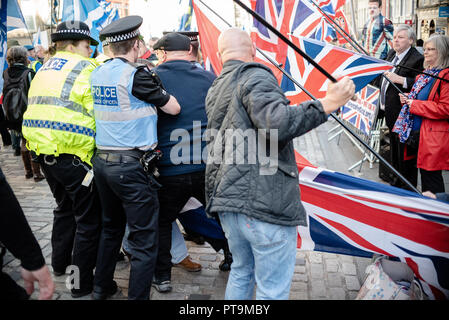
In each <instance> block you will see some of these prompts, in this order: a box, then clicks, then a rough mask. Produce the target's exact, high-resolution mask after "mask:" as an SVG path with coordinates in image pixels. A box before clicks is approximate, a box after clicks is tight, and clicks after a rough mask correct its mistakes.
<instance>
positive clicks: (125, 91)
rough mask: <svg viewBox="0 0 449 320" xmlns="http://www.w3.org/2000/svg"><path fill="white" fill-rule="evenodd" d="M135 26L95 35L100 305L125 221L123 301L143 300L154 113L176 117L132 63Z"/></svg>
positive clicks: (152, 195)
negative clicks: (99, 52) (100, 45)
mask: <svg viewBox="0 0 449 320" xmlns="http://www.w3.org/2000/svg"><path fill="white" fill-rule="evenodd" d="M141 24H142V18H141V17H139V16H128V17H124V18H121V19H119V20H116V21H114V22H112V23H111V24H109V25H108V26H107V27H106V28H104V29H103V30H102V31H101V32H100V39H101V40H102V41H106V42H108V43H109V46H110V49H111V51H112V53H113V55H114V59H111V60H108V61H106V62H105V63H104V64H103V65H101V66H100V67H98V68H97V69H96V70H95V71H94V72H93V73H92V77H91V84H92V92H93V98H94V111H95V121H96V129H97V134H96V138H95V140H96V144H97V149H98V151H97V154H96V155H95V157H94V160H93V167H94V173H95V181H96V183H97V185H98V189H99V191H100V198H101V203H102V205H103V206H104V211H103V220H104V223H103V230H102V232H101V240H100V247H99V252H98V260H97V267H96V271H95V281H94V284H95V285H94V294H93V298H94V299H106V298H107V297H108V296H110V295H112V294H114V293H115V292H116V290H117V284H116V283H115V281H113V277H114V270H115V265H116V261H117V256H118V254H119V251H120V245H121V242H122V238H123V235H124V231H125V225H126V223H127V224H128V227H129V231H130V232H129V236H128V239H127V240H128V245H129V250H130V252H129V253H130V254H131V270H130V277H129V290H128V299H132V300H135V299H139V300H142V299H144V300H148V299H149V296H150V288H151V281H152V278H153V272H154V268H155V265H156V258H157V250H158V215H159V201H158V197H157V189H158V188H159V187H160V185H159V183H158V182H157V181H156V179H155V177H154V169H155V167H154V165H155V160H157V159H158V153H157V151H155V147H156V145H157V143H158V139H157V118H158V111H157V110H156V108H159V110H160V111H162V112H166V113H169V114H172V115H175V114H177V113H179V112H180V106H179V104H178V102H177V101H176V99H175V98H174V97H172V96H170V94H168V93H167V92H166V91H165V90H164V89H163V87H162V85H161V83H160V80H159V78H158V77H157V76H156V74H154V73H153V72H151V71H150V70H149V69H148V67H147V66H139V67H137V68H136V67H135V65H134V63H135V62H136V60H137V58H138V56H139V45H140V40H139V30H138V29H139V27H140V25H141Z"/></svg>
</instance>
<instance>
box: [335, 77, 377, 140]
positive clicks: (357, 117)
mask: <svg viewBox="0 0 449 320" xmlns="http://www.w3.org/2000/svg"><path fill="white" fill-rule="evenodd" d="M379 91H380V90H379V89H377V88H376V87H373V86H370V85H368V86H366V87H365V88H363V89H362V91H360V93H358V94H357V101H356V102H354V101H352V100H350V101H349V102H348V103H347V104H346V105H345V106H343V107H342V108H341V118H342V119H343V120H346V121H347V122H349V123H350V124H352V125H353V126H354V127H355V128H357V129H358V130H360V131H361V133H362V134H364V135H366V136H369V134H370V131H371V127H372V125H373V122H374V120H375V117H376V109H377V102H378V101H379Z"/></svg>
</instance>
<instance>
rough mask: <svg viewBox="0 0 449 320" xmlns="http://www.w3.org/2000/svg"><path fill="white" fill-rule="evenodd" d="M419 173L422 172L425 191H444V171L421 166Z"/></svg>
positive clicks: (422, 185) (422, 184)
mask: <svg viewBox="0 0 449 320" xmlns="http://www.w3.org/2000/svg"><path fill="white" fill-rule="evenodd" d="M419 173H420V174H421V190H422V191H423V192H424V191H431V192H433V193H440V192H444V179H443V172H442V171H441V170H436V171H427V170H424V169H421V168H420V169H419Z"/></svg>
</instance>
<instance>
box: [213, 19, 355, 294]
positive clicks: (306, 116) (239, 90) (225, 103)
mask: <svg viewBox="0 0 449 320" xmlns="http://www.w3.org/2000/svg"><path fill="white" fill-rule="evenodd" d="M218 49H219V53H218V54H219V56H220V59H221V61H222V63H223V70H222V72H221V74H220V76H219V77H218V78H217V79H216V80H215V81H214V83H213V85H212V87H211V88H210V90H209V92H208V95H207V98H206V112H207V116H208V131H207V132H208V134H209V135H208V136H207V140H208V142H207V143H208V159H207V166H206V200H207V207H206V211H207V213H208V214H209V215H215V214H218V215H219V217H220V220H221V223H222V226H223V229H224V231H225V233H226V237H227V239H228V242H229V247H230V250H231V252H232V255H233V259H234V262H233V263H232V268H231V273H230V275H229V279H228V284H227V287H226V295H225V298H226V299H252V296H253V290H254V285H255V284H256V283H257V291H256V298H257V299H288V297H289V291H290V285H291V279H292V276H293V271H294V265H295V259H296V239H297V235H296V227H297V226H298V225H306V224H307V223H306V216H305V211H304V207H303V206H302V204H301V201H300V191H299V182H298V169H297V167H296V162H295V155H294V149H293V142H292V139H293V138H295V137H298V136H300V135H302V134H304V133H306V132H307V131H309V130H311V129H313V128H315V127H317V126H319V125H320V124H321V123H323V122H325V121H326V120H327V116H328V115H329V114H330V113H331V112H333V111H335V110H337V109H338V108H339V107H340V106H342V105H344V104H345V103H346V102H347V101H348V100H349V99H350V98H351V97H352V96H353V95H354V89H355V86H354V83H353V82H352V80H350V79H349V78H343V79H342V80H341V81H339V82H337V83H335V84H330V85H329V88H328V91H327V94H326V97H325V98H323V99H320V100H318V101H309V102H304V103H302V104H301V105H299V106H289V101H288V100H287V98H286V97H285V95H284V93H283V92H282V90H281V88H280V87H279V85H278V83H277V80H276V78H275V77H274V75H273V73H272V72H271V71H270V69H269V68H267V67H265V66H263V65H261V64H258V63H254V62H253V61H254V57H255V54H256V49H255V46H254V45H253V43H252V42H251V39H250V37H249V36H248V34H247V33H246V32H245V31H243V30H240V29H235V28H232V29H228V30H226V31H224V32H223V33H222V34H221V35H220V37H219V39H218ZM234 142H235V143H234Z"/></svg>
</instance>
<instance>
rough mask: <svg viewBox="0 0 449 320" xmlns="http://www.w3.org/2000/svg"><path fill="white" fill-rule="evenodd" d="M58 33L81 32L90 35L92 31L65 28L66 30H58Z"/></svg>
mask: <svg viewBox="0 0 449 320" xmlns="http://www.w3.org/2000/svg"><path fill="white" fill-rule="evenodd" d="M56 33H79V34H83V35H85V36H88V37H90V31H89V30H81V29H64V30H58V31H56Z"/></svg>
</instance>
